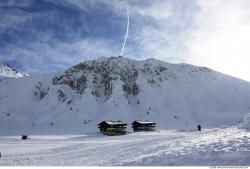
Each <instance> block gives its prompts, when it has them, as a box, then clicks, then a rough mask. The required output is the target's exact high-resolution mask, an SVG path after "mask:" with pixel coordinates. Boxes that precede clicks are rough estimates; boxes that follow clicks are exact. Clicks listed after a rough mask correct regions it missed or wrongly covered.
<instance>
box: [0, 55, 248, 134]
mask: <svg viewBox="0 0 250 169" xmlns="http://www.w3.org/2000/svg"><path fill="white" fill-rule="evenodd" d="M249 100H250V83H249V82H246V81H243V80H240V79H237V78H234V77H231V76H228V75H225V74H221V73H219V72H216V71H213V70H211V69H208V68H205V67H198V66H193V65H188V64H170V63H166V62H163V61H159V60H155V59H147V60H144V61H136V60H132V59H127V58H124V57H110V58H105V57H103V58H99V59H98V60H92V61H85V62H82V63H79V64H78V65H75V66H73V67H72V68H70V69H68V70H66V71H65V72H63V73H57V74H50V75H42V76H30V77H25V78H19V79H7V80H4V81H1V82H0V133H1V134H3V135H4V134H5V135H6V134H20V133H47V134H48V133H89V132H95V133H96V132H98V128H97V124H98V123H99V122H100V121H102V120H122V121H124V122H127V123H128V130H131V128H130V124H131V122H133V121H134V120H150V121H154V122H156V123H157V129H180V130H195V129H196V127H197V125H198V124H201V126H202V128H214V127H221V126H225V125H236V124H238V123H241V122H242V119H243V118H244V116H245V115H246V114H247V113H248V112H249V111H250V102H249Z"/></svg>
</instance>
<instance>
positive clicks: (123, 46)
mask: <svg viewBox="0 0 250 169" xmlns="http://www.w3.org/2000/svg"><path fill="white" fill-rule="evenodd" d="M125 1H126V7H127V31H126V35H125V38H124V42H123V45H122V51H121V54H120V55H121V56H122V54H123V51H124V48H125V44H126V41H127V37H128V29H129V11H128V1H127V0H125Z"/></svg>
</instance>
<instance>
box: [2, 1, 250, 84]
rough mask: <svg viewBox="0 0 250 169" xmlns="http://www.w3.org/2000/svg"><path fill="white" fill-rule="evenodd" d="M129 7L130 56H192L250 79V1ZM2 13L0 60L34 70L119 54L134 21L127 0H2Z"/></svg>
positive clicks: (200, 62)
mask: <svg viewBox="0 0 250 169" xmlns="http://www.w3.org/2000/svg"><path fill="white" fill-rule="evenodd" d="M128 7H129V14H130V27H129V33H128V39H127V43H126V46H125V50H124V53H123V55H124V56H125V57H129V58H133V59H145V58H156V59H160V60H164V61H167V62H171V63H181V62H186V63H190V64H196V65H201V66H207V67H210V68H213V69H215V70H218V71H221V72H223V73H227V74H231V75H234V76H237V77H240V78H243V79H246V80H250V76H249V74H250V70H249V69H248V67H249V66H248V65H247V64H245V63H246V61H248V60H247V59H248V54H250V51H249V49H248V47H247V46H246V45H244V44H247V43H248V42H249V41H248V40H249V39H250V36H249V35H250V32H249V31H248V28H250V27H249V25H250V24H249V22H250V20H249V19H248V18H249V16H250V14H249V13H250V12H249V11H250V10H249V9H250V8H249V7H250V3H249V2H248V1H247V0H240V1H239V0H201V1H199V0H128ZM0 16H1V17H0V46H1V47H0V63H10V64H12V65H13V66H14V67H16V68H17V69H20V70H23V71H26V72H30V73H47V72H55V71H58V70H63V69H65V68H69V67H70V66H72V65H74V64H77V63H79V62H81V61H84V60H86V59H95V58H98V57H101V56H118V55H119V54H120V52H121V48H122V43H123V40H124V36H125V32H126V24H127V18H126V1H125V0H6V1H5V0H1V1H0ZM240 43H241V44H243V45H238V46H237V44H240ZM225 63H227V64H225ZM239 67H241V68H239Z"/></svg>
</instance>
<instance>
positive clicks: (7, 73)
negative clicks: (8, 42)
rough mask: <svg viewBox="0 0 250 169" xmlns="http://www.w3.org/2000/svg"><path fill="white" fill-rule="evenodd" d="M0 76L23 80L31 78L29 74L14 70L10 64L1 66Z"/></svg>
mask: <svg viewBox="0 0 250 169" xmlns="http://www.w3.org/2000/svg"><path fill="white" fill-rule="evenodd" d="M0 76H2V77H11V78H21V77H26V76H29V74H27V73H23V72H19V71H17V70H16V69H14V68H13V67H12V66H11V65H10V64H8V63H6V64H3V65H0Z"/></svg>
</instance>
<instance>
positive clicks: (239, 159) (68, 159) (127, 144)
mask: <svg viewBox="0 0 250 169" xmlns="http://www.w3.org/2000/svg"><path fill="white" fill-rule="evenodd" d="M0 150H1V153H2V158H1V159H0V165H66V166H68V165H70V166H72V165H73V166H78V165H83V166H92V165H94V166H102V165H125V166H138V165H139V166H141V165H143V166H144V165H149V166H152V165H154V166H166V165H250V133H249V132H247V131H246V130H244V129H238V128H236V127H231V128H224V129H207V130H203V131H201V132H197V131H195V132H179V131H173V130H172V131H156V132H139V133H129V134H127V135H124V136H102V135H99V134H96V135H61V136H55V135H50V136H48V135H43V136H41V135H39V136H38V135H37V136H35V135H31V136H30V139H28V140H20V136H1V137H0Z"/></svg>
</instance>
